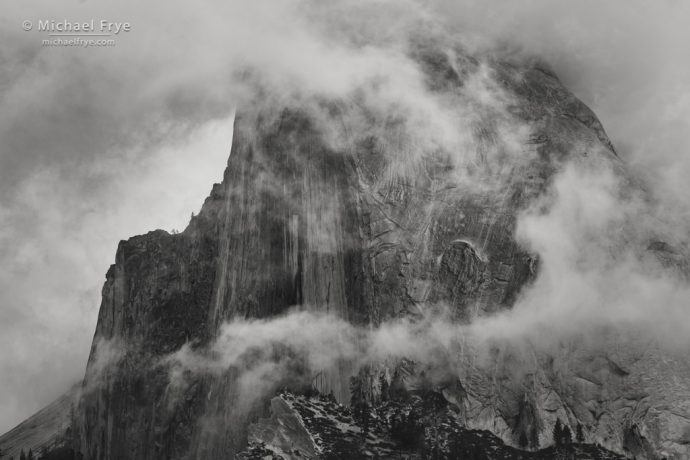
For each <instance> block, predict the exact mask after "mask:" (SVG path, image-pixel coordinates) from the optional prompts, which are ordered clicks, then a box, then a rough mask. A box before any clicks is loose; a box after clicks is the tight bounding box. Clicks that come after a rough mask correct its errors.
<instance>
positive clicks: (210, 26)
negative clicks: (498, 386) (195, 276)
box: [0, 0, 690, 431]
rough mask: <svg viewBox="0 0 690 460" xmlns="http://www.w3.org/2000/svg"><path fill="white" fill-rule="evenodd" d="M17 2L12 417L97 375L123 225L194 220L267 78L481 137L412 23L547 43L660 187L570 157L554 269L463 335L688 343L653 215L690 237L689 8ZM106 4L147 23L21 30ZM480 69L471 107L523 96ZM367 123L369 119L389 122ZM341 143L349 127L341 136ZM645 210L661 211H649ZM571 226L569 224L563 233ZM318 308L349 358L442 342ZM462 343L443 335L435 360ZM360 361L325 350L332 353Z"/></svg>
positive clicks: (422, 133) (7, 283)
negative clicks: (635, 187)
mask: <svg viewBox="0 0 690 460" xmlns="http://www.w3.org/2000/svg"><path fill="white" fill-rule="evenodd" d="M3 9H4V13H5V14H4V15H3V18H2V19H0V38H2V39H3V43H5V46H4V47H3V48H2V50H0V109H1V110H0V152H1V155H0V222H1V226H0V261H1V263H2V266H3V268H4V270H3V271H2V273H0V315H1V318H2V321H1V322H0V343H2V345H3V352H2V354H1V355H0V364H1V365H0V368H1V369H2V371H1V372H0V406H2V407H3V411H2V413H0V431H4V430H5V429H9V428H11V426H12V425H14V424H16V423H18V422H19V421H21V419H22V418H23V417H26V416H28V415H30V414H31V413H32V412H34V411H35V410H37V409H39V408H40V407H41V406H43V405H45V404H46V403H48V402H50V400H52V399H53V398H55V397H57V396H58V395H59V394H60V393H61V392H62V391H63V390H65V389H66V388H67V387H68V386H69V384H70V383H72V382H73V381H75V380H78V379H80V378H81V377H82V376H83V372H84V368H85V364H86V357H87V354H88V350H89V345H90V341H91V339H92V334H93V330H94V327H95V321H96V315H97V310H98V304H99V290H100V285H101V283H102V282H103V276H104V274H105V272H106V270H107V267H108V265H109V264H110V263H112V262H113V260H114V253H115V249H116V246H117V241H118V240H120V239H125V238H128V237H129V236H132V235H134V234H138V233H144V232H146V231H149V230H152V229H155V228H164V229H167V230H172V229H173V228H175V229H180V230H181V229H183V228H184V227H185V226H186V224H187V222H188V217H189V215H190V213H191V212H195V211H196V210H198V208H199V207H200V205H201V203H202V202H203V198H204V197H205V196H206V194H207V193H208V191H209V190H210V187H211V184H212V183H213V182H215V181H217V180H219V179H220V178H221V177H222V168H223V167H224V164H225V161H226V160H227V156H228V153H229V148H230V139H231V135H232V127H231V124H232V116H233V113H234V110H235V109H236V108H238V107H239V108H240V109H239V110H241V108H242V107H243V105H246V104H247V103H249V102H251V101H253V100H255V99H254V96H255V95H256V93H257V88H264V89H265V88H268V89H270V93H271V94H270V97H271V98H279V99H281V100H283V101H300V103H302V104H304V103H306V102H307V100H308V97H305V94H307V95H308V94H315V95H320V96H324V97H330V98H343V99H347V98H348V97H351V96H352V94H353V93H356V92H357V91H360V92H361V91H364V94H365V97H364V99H365V100H366V101H368V102H367V104H369V107H368V109H375V110H379V111H380V112H381V113H386V112H387V111H390V110H393V109H395V110H398V111H401V113H404V114H405V115H406V116H405V117H404V119H405V122H406V123H407V124H406V126H405V128H406V130H405V131H406V132H407V133H409V135H410V136H411V140H410V142H409V145H413V146H415V147H418V148H419V149H432V148H436V147H443V148H445V149H447V150H453V151H462V150H463V146H466V143H467V142H468V139H469V138H470V137H469V134H468V133H465V132H458V131H457V129H454V128H453V126H457V122H458V121H459V120H461V121H463V122H464V123H468V122H471V121H472V120H473V119H475V117H476V116H477V115H476V113H475V112H474V111H473V110H460V111H458V110H456V109H449V106H448V105H446V104H444V102H443V101H439V100H437V99H434V98H430V97H428V93H427V92H426V91H425V89H424V86H423V84H422V81H421V77H420V72H419V69H417V68H416V66H415V65H414V64H413V63H412V62H411V61H410V60H409V59H408V58H406V57H405V53H404V51H405V50H404V47H403V46H402V42H403V41H404V40H405V39H406V38H407V37H409V36H410V34H412V33H413V32H414V33H418V34H429V35H430V36H436V35H444V34H450V35H453V36H454V37H455V36H457V37H456V38H457V39H458V40H460V41H461V42H462V44H463V46H465V47H467V48H468V49H470V50H472V51H473V52H476V53H487V54H491V55H501V56H506V57H516V56H517V57H518V58H522V57H524V56H536V57H539V58H542V59H545V60H546V61H547V62H548V63H549V64H550V65H551V66H552V67H553V68H554V70H555V72H556V73H557V74H558V75H559V77H560V78H561V79H562V80H563V82H564V83H565V84H566V86H568V87H569V88H570V89H571V90H573V91H574V92H575V94H576V95H577V96H579V97H580V98H581V99H582V100H583V101H584V102H585V103H586V104H588V105H589V106H590V108H592V109H593V110H594V112H595V113H597V115H598V116H599V118H600V119H601V120H602V122H603V124H604V127H605V128H606V130H607V133H608V134H609V136H610V137H611V139H612V141H613V143H614V145H615V147H616V150H617V152H618V153H619V154H620V156H621V157H622V159H623V161H624V162H625V163H626V164H628V165H629V166H630V167H631V168H632V170H633V173H634V175H635V176H636V177H637V178H638V179H639V180H640V181H642V182H643V184H644V188H645V191H646V193H647V194H648V195H646V196H645V197H632V198H630V197H626V196H624V195H625V194H624V193H622V192H621V190H624V189H626V187H625V185H624V184H623V185H621V184H620V183H618V179H617V178H616V176H615V175H613V174H611V173H610V172H607V171H603V172H600V171H586V170H581V169H578V168H577V167H576V166H575V167H573V168H570V169H566V170H565V171H564V172H563V173H562V175H560V176H559V177H558V178H557V179H556V180H555V181H554V185H553V187H552V189H551V193H550V194H549V195H548V196H547V197H545V198H544V201H543V202H541V203H539V204H538V205H536V206H535V208H534V209H530V210H528V211H527V212H526V213H525V214H524V215H523V216H521V219H520V225H519V227H518V235H519V237H520V238H521V242H522V243H523V244H524V245H525V246H526V247H528V248H530V250H531V251H534V252H535V253H536V254H538V255H539V256H540V258H541V260H543V270H542V272H541V274H540V276H539V278H538V279H537V280H536V282H535V284H534V285H533V286H532V287H530V289H528V290H526V291H525V292H523V294H522V296H521V298H520V299H519V300H518V302H517V304H516V306H515V307H514V309H513V311H512V312H510V313H507V314H506V315H504V316H499V317H497V318H487V319H482V320H481V321H480V322H478V323H476V325H474V326H473V327H472V329H471V330H468V329H467V328H465V327H455V328H453V329H452V330H449V331H448V334H446V335H443V337H454V338H457V337H469V336H471V337H483V339H482V340H489V339H493V338H496V337H509V338H512V339H514V340H522V339H523V338H524V337H529V336H531V335H533V332H534V331H535V330H542V328H543V324H549V327H551V326H552V325H553V326H554V328H553V330H552V331H553V332H552V333H553V336H554V340H556V339H557V338H559V337H563V336H567V335H568V334H569V333H571V332H572V331H573V330H575V329H576V326H578V327H582V325H589V324H593V323H601V322H603V323H607V324H609V323H610V324H622V323H630V325H632V326H634V327H635V328H641V329H642V330H643V331H646V332H647V333H649V334H650V336H652V337H655V338H664V337H667V338H668V337H671V338H672V340H662V341H663V342H664V343H665V344H667V343H668V344H669V345H670V343H673V344H676V345H677V344H680V345H681V346H683V345H684V343H683V341H682V340H680V338H681V337H683V334H684V333H688V335H690V331H688V330H687V329H688V324H687V323H688V322H687V320H686V319H685V316H684V315H685V306H686V305H687V304H688V300H689V299H690V297H689V294H688V288H687V285H686V281H685V280H684V279H683V277H682V276H680V275H678V274H677V273H675V272H674V271H673V270H672V269H668V268H664V269H663V270H661V271H659V270H658V265H657V264H658V262H657V261H656V260H655V259H654V258H649V257H647V256H645V254H646V253H645V252H644V248H646V247H647V246H648V244H649V243H650V241H648V239H649V238H650V237H649V235H650V234H651V232H650V231H647V230H648V229H649V228H654V229H656V230H657V231H658V232H659V233H662V234H663V236H664V239H665V240H666V241H667V242H668V243H672V244H673V245H674V247H675V246H678V245H681V246H682V242H683V241H687V240H688V230H687V229H688V228H690V227H688V225H687V223H688V220H687V219H688V215H689V213H690V207H688V203H690V200H688V198H689V197H690V188H688V185H687V181H686V180H685V178H686V177H688V174H690V139H688V137H687V136H686V135H685V133H687V132H688V128H690V126H689V124H690V93H689V91H690V90H689V89H688V88H687V84H686V82H687V81H689V80H690V63H689V62H688V61H687V59H684V56H685V55H687V54H688V51H689V50H688V46H689V45H688V43H690V37H689V36H688V35H689V34H690V32H688V31H687V24H688V22H689V21H690V7H688V5H686V4H684V3H680V2H674V1H661V2H655V3H654V4H653V5H652V4H649V3H644V2H642V1H632V2H631V1H625V2H624V1H622V0H621V1H616V2H608V3H606V4H601V3H600V2H599V3H597V2H594V1H585V2H577V3H573V2H565V1H556V2H553V1H547V0H540V1H536V0H535V1H525V2H520V3H516V2H508V1H492V2H479V1H461V2H444V1H424V2H422V1H420V2H415V1H397V2H393V1H386V0H381V1H371V2H364V1H339V2H333V3H329V4H324V3H322V2H318V3H317V2H309V1H296V0H295V1H280V2H279V1H260V2H253V3H251V4H249V3H246V2H220V1H207V2H203V3H201V4H199V5H196V6H195V7H194V9H189V8H182V7H181V6H180V5H177V4H174V3H173V4H171V3H163V2H149V3H147V4H146V5H141V4H139V3H136V2H134V1H130V0H127V1H123V2H118V3H117V4H113V3H112V2H110V3H107V2H105V1H82V2H71V1H70V2H67V1H63V2H61V3H60V4H58V3H55V2H41V1H38V0H33V1H29V2H26V1H23V2H20V1H18V0H17V1H15V0H11V1H8V2H6V4H5V5H3ZM92 17H95V18H101V17H103V18H107V19H108V20H117V21H128V22H130V23H131V24H132V31H131V32H129V33H127V34H121V35H120V36H118V39H117V40H118V41H117V45H116V46H114V47H112V48H90V49H80V48H45V47H42V46H41V43H40V39H41V38H42V36H41V35H40V34H39V33H37V32H35V31H33V32H25V31H23V30H22V29H21V23H22V21H23V20H26V19H29V20H32V21H37V20H39V19H56V20H61V19H66V20H70V21H80V20H88V19H91V18H92ZM440 25H443V26H445V29H444V28H442V27H440ZM475 81H476V85H475V87H474V90H473V91H472V92H471V93H469V94H466V95H465V96H464V97H465V98H466V99H465V100H466V101H475V102H476V104H475V105H474V106H473V105H471V104H470V105H469V107H470V108H473V107H474V108H476V106H478V105H482V106H489V107H493V110H494V114H496V113H498V114H500V113H502V110H503V107H504V105H505V101H501V98H500V94H498V93H496V92H495V91H491V80H490V79H487V78H482V74H481V71H478V72H477V73H476V80H475ZM486 97H489V100H487V99H486ZM496 97H497V99H495V98H496ZM492 98H493V99H492ZM480 103H481V104H480ZM309 107H310V108H311V109H314V110H316V107H317V106H316V105H310V106H309ZM351 120H352V123H353V124H352V125H351V126H349V129H351V130H359V129H362V130H364V129H369V128H368V127H367V125H366V124H364V123H363V120H362V122H361V123H360V122H358V118H356V117H353V118H352V119H351ZM516 129H517V131H516ZM528 130H529V127H520V126H512V125H511V124H510V123H506V125H505V130H504V131H503V132H504V136H503V137H504V138H505V139H506V142H507V144H509V145H513V144H515V143H518V142H517V141H518V140H519V139H520V138H521V137H522V136H523V135H524V134H525V133H526V132H528ZM516 133H517V134H516ZM511 136H515V139H512V140H511ZM332 142H333V143H334V144H335V145H336V146H337V145H339V144H338V143H339V142H342V139H341V136H340V135H339V133H334V136H333V138H332ZM410 151H411V152H412V151H414V149H410ZM462 161H464V159H460V161H459V163H458V164H459V165H460V164H461V163H462ZM458 170H459V171H462V169H461V168H458ZM639 216H648V217H649V218H648V219H647V217H643V218H642V219H641V220H642V221H643V222H642V223H640V222H635V221H636V220H638V217H639ZM631 222H633V223H634V224H635V226H639V228H642V229H643V230H642V231H640V232H639V234H631V235H630V236H629V237H626V238H627V239H628V240H629V242H630V245H629V246H628V247H627V248H620V247H618V246H619V242H620V241H619V240H618V239H617V238H616V237H615V234H616V233H615V232H617V231H618V229H620V228H621V227H626V226H628V227H629V228H630V227H631V226H632V224H631ZM558 232H561V234H562V235H563V237H562V238H553V235H554V234H558ZM602 235H603V237H602ZM640 247H641V248H643V249H642V250H640V249H639V248H640ZM630 248H634V249H630ZM681 249H682V248H681ZM681 249H679V251H681ZM650 305H654V307H655V308H650ZM604 306H605V307H606V308H604ZM660 312H661V313H660ZM298 315H304V313H299V314H298ZM296 318H297V319H300V318H301V319H305V318H304V317H299V316H298V317H296ZM307 319H309V321H308V324H313V325H314V327H313V328H310V331H312V332H313V333H312V334H308V335H307V336H306V337H304V338H303V340H304V341H306V342H303V343H297V344H293V345H294V347H296V348H297V349H298V350H299V349H302V348H310V347H311V346H312V345H320V346H321V348H325V347H326V346H329V345H333V343H331V342H326V343H322V342H323V341H324V340H331V338H329V337H327V336H324V335H323V333H322V332H321V331H320V330H319V328H320V327H323V328H324V331H329V330H330V329H328V327H329V326H328V325H329V324H332V327H337V328H339V329H337V330H335V331H332V330H331V332H333V333H334V334H333V337H335V339H336V340H340V341H339V342H337V345H338V347H337V348H338V349H339V350H342V353H344V354H345V355H346V357H347V358H348V359H349V358H353V359H354V358H356V359H357V360H366V359H371V358H372V357H382V356H384V355H385V354H386V353H394V354H396V353H398V351H395V350H390V347H388V345H386V344H388V343H391V342H389V341H388V340H384V339H383V337H389V338H391V340H392V341H398V343H405V342H404V341H402V342H400V341H399V340H400V338H401V337H400V336H399V335H398V334H409V331H410V330H412V331H416V332H414V334H412V335H413V336H415V337H422V339H419V340H417V339H415V340H412V341H411V343H419V342H420V340H421V341H423V342H424V343H427V340H428V339H429V337H427V334H426V333H424V332H419V331H418V329H417V327H418V326H414V325H411V324H407V323H406V324H404V325H401V324H399V323H395V324H387V325H384V326H383V327H382V329H381V330H380V331H376V332H374V333H371V332H367V331H361V330H356V329H354V330H353V329H352V327H351V326H348V325H346V324H343V323H341V322H334V323H333V322H332V320H331V319H328V320H326V319H323V318H307ZM294 320H295V318H293V317H292V316H288V317H286V318H279V319H277V320H275V321H276V323H272V322H270V321H269V322H258V323H253V322H249V323H244V322H240V323H237V324H233V323H231V324H229V325H227V326H226V328H225V329H224V331H225V332H224V333H223V334H221V337H225V339H221V341H219V342H218V343H216V345H214V347H218V352H219V354H220V355H221V356H225V355H226V353H227V350H228V349H229V348H228V347H229V345H228V344H229V343H232V344H233V347H234V346H235V345H236V343H237V342H238V340H239V342H241V343H247V344H248V346H254V347H259V346H263V345H264V343H263V342H261V343H254V342H251V341H247V340H248V337H249V336H252V335H253V334H254V333H255V331H264V332H266V333H267V334H266V336H268V332H271V333H276V334H279V335H277V336H276V337H280V338H282V339H284V340H285V341H286V343H288V344H291V343H292V342H290V340H291V339H290V337H286V336H285V334H282V335H280V333H278V332H276V330H278V329H280V328H279V327H278V326H280V327H282V328H283V329H285V330H287V331H291V330H293V329H291V328H290V324H294V323H293V322H292V321H294ZM281 321H282V323H281ZM326 323H328V324H326ZM431 323H432V324H435V323H434V322H433V321H432V322H431ZM248 330H249V331H252V332H247V331H248ZM362 334H364V337H365V338H364V339H362V337H361V336H362ZM370 334H373V335H370ZM259 337H264V336H263V335H259ZM404 337H405V338H408V336H407V335H404ZM355 339H356V340H355ZM223 340H225V342H223ZM362 340H363V341H364V343H365V344H368V345H366V346H364V348H363V349H361V348H358V347H361V345H358V343H360V342H362ZM453 340H455V339H453ZM659 340H661V339H659ZM547 343H548V340H546V339H545V345H546V344H547ZM377 344H378V345H377ZM447 345H448V343H445V342H444V343H443V344H441V345H439V344H438V343H435V342H431V345H428V346H426V345H425V346H424V347H421V348H419V349H420V350H426V351H428V353H425V354H423V355H417V358H419V359H429V356H434V355H435V352H431V351H430V350H437V349H438V347H439V346H447ZM230 348H231V347H230ZM332 348H335V347H332ZM384 351H385V352H384ZM403 351H406V352H409V353H414V352H415V349H410V350H403ZM184 353H191V351H183V355H184ZM339 353H340V352H339ZM340 358H341V357H340V356H336V357H332V356H318V355H317V356H311V357H310V358H309V359H313V360H314V362H313V363H312V364H313V365H314V366H315V367H318V366H322V365H326V364H328V363H329V362H330V360H332V359H340ZM237 359H239V358H237V357H232V356H230V357H227V358H225V359H224V360H223V359H221V360H220V361H215V360H213V361H201V362H202V363H204V366H205V369H207V368H211V369H213V368H215V367H216V366H219V367H221V368H227V366H230V365H234V364H235V363H236V362H237ZM272 369H273V368H269V369H265V368H261V369H259V370H257V372H258V375H259V376H260V377H258V378H259V379H268V378H269V376H271V375H273V376H275V374H276V373H278V374H279V373H280V372H279V371H276V372H273V370H272ZM254 380H256V379H254ZM249 387H250V386H248V388H249Z"/></svg>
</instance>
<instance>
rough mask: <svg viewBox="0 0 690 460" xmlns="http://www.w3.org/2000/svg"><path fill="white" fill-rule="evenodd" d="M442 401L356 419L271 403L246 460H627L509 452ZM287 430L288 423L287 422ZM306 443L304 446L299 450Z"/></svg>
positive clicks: (575, 449)
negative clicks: (469, 425)
mask: <svg viewBox="0 0 690 460" xmlns="http://www.w3.org/2000/svg"><path fill="white" fill-rule="evenodd" d="M451 407H452V406H451V405H449V404H448V402H447V401H446V400H444V399H443V398H442V397H440V395H439V394H437V393H433V392H431V393H430V392H416V393H411V394H408V395H406V396H405V398H402V399H396V400H387V401H379V402H378V404H375V405H374V406H373V407H371V406H370V407H368V408H367V409H366V412H361V411H360V412H359V413H357V414H356V415H355V414H353V411H351V410H350V409H349V408H347V407H343V406H342V405H340V404H337V403H336V402H335V401H334V400H331V399H329V398H324V397H305V396H295V395H293V394H290V393H282V394H280V395H279V396H276V397H275V398H273V399H272V400H271V416H270V417H269V418H266V419H262V420H260V421H259V422H258V423H257V424H255V425H253V429H252V430H251V431H250V435H249V448H248V449H247V450H246V451H245V452H242V453H241V454H240V455H239V456H238V457H239V459H240V460H253V459H256V460H259V459H265V458H272V459H285V460H298V459H304V458H322V459H326V460H328V459H350V458H406V459H424V458H447V459H460V458H462V459H465V458H467V459H471V460H474V459H487V458H491V459H495V460H499V459H506V460H509V459H516V458H520V459H525V460H527V459H549V460H554V459H569V458H578V459H591V460H604V459H610V460H615V459H623V458H625V457H622V456H620V455H616V454H615V453H613V452H610V451H607V450H606V449H604V448H602V447H599V446H594V445H590V444H584V443H578V442H575V441H574V442H572V443H570V444H567V445H563V446H560V447H559V448H554V447H548V448H545V449H541V450H537V451H525V450H520V449H516V448H513V447H510V446H507V445H505V444H504V443H503V442H502V441H501V440H500V439H499V438H498V437H496V436H495V435H493V434H492V433H491V432H488V431H481V430H471V429H467V428H466V427H463V426H462V425H460V424H459V423H458V421H457V417H456V414H455V413H454V411H453V410H451V409H450V408H451ZM288 420H289V422H288V423H286V421H288ZM294 440H303V441H304V442H297V443H296V442H294Z"/></svg>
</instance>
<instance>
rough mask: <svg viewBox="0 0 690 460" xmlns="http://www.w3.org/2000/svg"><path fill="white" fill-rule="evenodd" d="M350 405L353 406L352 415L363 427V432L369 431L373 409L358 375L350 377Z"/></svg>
mask: <svg viewBox="0 0 690 460" xmlns="http://www.w3.org/2000/svg"><path fill="white" fill-rule="evenodd" d="M350 405H351V406H352V416H353V418H354V419H355V421H356V422H357V424H358V425H359V426H360V427H361V428H362V433H364V434H365V435H366V434H367V433H369V427H370V425H371V411H370V409H369V404H368V403H367V400H366V395H365V394H364V388H363V387H362V381H361V380H360V379H359V378H357V377H352V378H351V379H350Z"/></svg>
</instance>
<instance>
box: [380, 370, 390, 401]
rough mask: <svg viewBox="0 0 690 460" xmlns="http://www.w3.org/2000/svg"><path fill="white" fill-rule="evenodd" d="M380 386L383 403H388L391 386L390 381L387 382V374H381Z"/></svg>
mask: <svg viewBox="0 0 690 460" xmlns="http://www.w3.org/2000/svg"><path fill="white" fill-rule="evenodd" d="M379 384H380V386H381V401H384V402H385V401H388V400H389V399H390V385H388V380H386V374H381V376H380V377H379Z"/></svg>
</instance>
